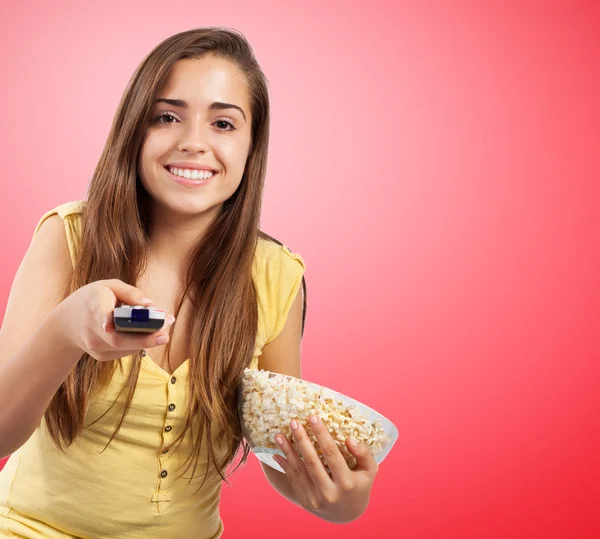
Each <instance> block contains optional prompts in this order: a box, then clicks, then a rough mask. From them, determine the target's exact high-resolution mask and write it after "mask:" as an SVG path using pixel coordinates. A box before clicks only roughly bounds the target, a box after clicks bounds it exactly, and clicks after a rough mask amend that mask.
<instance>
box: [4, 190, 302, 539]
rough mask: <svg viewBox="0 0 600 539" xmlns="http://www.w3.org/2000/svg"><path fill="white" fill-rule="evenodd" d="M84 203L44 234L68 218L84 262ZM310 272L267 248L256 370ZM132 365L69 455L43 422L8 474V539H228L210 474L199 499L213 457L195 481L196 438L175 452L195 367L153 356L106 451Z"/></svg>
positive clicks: (260, 255) (276, 248)
mask: <svg viewBox="0 0 600 539" xmlns="http://www.w3.org/2000/svg"><path fill="white" fill-rule="evenodd" d="M84 205H85V201H76V202H69V203H67V204H63V205H62V206H59V207H58V208H55V209H53V210H51V211H49V212H48V213H46V214H45V215H44V216H43V217H42V218H41V219H40V221H39V223H38V225H37V227H36V229H35V232H34V236H35V233H37V231H38V230H39V228H40V226H41V224H42V223H43V222H44V220H45V219H46V218H47V217H49V216H51V215H54V214H58V215H59V216H60V217H61V218H62V219H63V221H64V224H65V230H66V234H67V240H68V243H69V250H70V253H71V259H72V260H73V261H74V260H75V255H76V253H77V249H78V246H79V242H80V235H81V211H82V209H83V207H84ZM304 271H305V265H304V261H303V259H302V257H301V256H300V255H298V254H295V253H292V252H291V251H290V250H289V249H288V248H287V247H285V246H280V245H278V244H276V243H273V242H270V241H267V240H262V239H261V240H259V243H258V246H257V249H256V256H255V264H254V270H253V276H254V281H255V284H256V290H257V303H258V313H259V316H258V334H257V338H256V347H255V352H254V357H253V359H252V362H251V364H250V365H249V367H250V368H257V365H258V358H259V356H260V354H261V350H262V348H263V346H264V345H265V344H266V343H268V342H270V341H271V340H273V339H274V338H275V337H276V336H277V335H278V334H279V332H280V331H281V330H282V329H283V326H284V324H285V321H286V318H287V315H288V312H289V309H290V307H291V305H292V302H293V299H294V298H295V296H296V294H297V292H298V290H299V288H300V286H301V283H302V275H303V273H304ZM49 345H50V346H51V343H49ZM131 359H132V356H127V357H125V358H123V359H122V363H123V367H124V368H123V369H119V368H117V369H115V374H114V376H113V378H112V380H111V383H110V385H109V386H108V387H107V388H106V390H105V391H104V392H102V393H101V394H99V395H98V396H96V397H94V398H93V399H92V401H91V404H90V407H89V411H88V412H87V414H86V421H85V424H86V428H85V429H84V430H83V432H82V434H81V435H80V436H79V437H78V438H76V440H75V442H74V443H73V444H72V445H71V446H70V447H68V448H66V450H65V452H64V453H63V452H61V451H60V450H58V449H56V447H55V446H54V444H53V443H52V441H51V440H50V438H49V437H48V436H47V430H46V426H45V423H44V420H42V422H41V424H40V426H39V427H38V428H37V430H36V431H35V432H34V433H33V434H32V436H31V437H30V438H29V440H28V441H27V442H26V443H25V444H24V445H23V446H22V447H21V448H20V449H19V450H18V451H16V452H15V453H14V454H13V455H11V457H10V458H9V460H8V461H7V463H6V465H5V467H4V469H2V470H1V471H0V537H22V538H25V537H26V538H32V539H41V538H44V539H47V538H56V539H59V538H60V539H65V538H68V537H81V538H86V539H92V538H94V539H96V538H97V539H101V538H106V537H118V538H119V539H126V538H132V539H133V538H140V539H141V538H144V539H152V538H157V539H158V538H161V539H164V538H169V537H173V538H177V539H186V538H192V537H193V538H194V539H208V538H217V537H220V536H221V534H222V533H223V522H222V521H221V518H220V514H219V500H220V492H221V479H220V477H219V475H217V474H216V473H214V474H209V477H208V478H207V480H206V482H205V483H204V485H203V487H202V489H200V490H199V491H198V486H199V484H200V481H201V479H202V477H203V475H204V471H205V470H206V462H207V458H206V453H205V449H204V450H203V454H201V456H200V459H199V463H198V468H197V469H196V472H195V474H194V479H193V480H192V481H191V483H190V482H189V477H190V474H191V473H192V471H193V468H190V469H189V470H188V471H186V469H185V467H181V466H182V465H183V464H184V463H185V461H186V459H187V457H188V455H189V450H190V447H191V445H190V441H191V440H190V439H189V437H186V438H185V439H184V442H183V443H181V445H179V446H177V447H175V448H172V449H170V450H167V451H166V452H165V448H167V447H168V446H169V445H170V444H171V443H172V442H173V441H174V440H175V438H177V436H178V435H179V433H180V432H181V431H182V430H183V426H184V425H185V411H187V403H188V367H189V360H188V361H186V362H184V363H183V364H182V365H181V366H179V367H178V368H177V370H176V371H175V372H174V373H173V374H172V375H170V374H169V373H167V372H166V371H164V370H163V369H161V368H160V367H158V366H157V365H156V364H155V363H154V362H153V361H152V360H151V358H150V356H149V355H146V356H145V357H144V358H143V360H142V364H141V368H140V373H139V378H138V382H137V386H136V390H135V393H134V397H133V401H132V403H131V408H130V410H129V412H128V414H127V415H126V417H125V420H124V422H123V424H122V426H121V430H120V431H119V434H118V435H117V436H116V437H115V439H114V440H113V441H112V442H111V443H110V444H109V445H108V446H107V447H106V444H107V443H108V440H109V439H110V436H111V435H112V433H113V432H114V430H115V427H116V425H117V424H118V421H119V419H120V417H121V413H122V409H121V408H120V407H119V406H114V407H113V409H112V410H111V411H110V412H109V413H106V414H105V415H104V416H103V414H104V413H105V412H106V410H107V409H108V408H109V407H110V405H111V404H112V403H113V402H114V400H115V398H116V397H117V395H118V392H119V390H120V388H121V387H122V385H123V383H124V381H125V380H126V378H127V372H128V369H127V367H128V366H130V365H131ZM113 412H114V413H113ZM105 447H106V449H105ZM205 447H206V444H205V443H203V448H205ZM216 449H217V450H219V448H218V447H217V448H216ZM221 449H224V448H221ZM186 451H187V452H186ZM182 474H183V477H180V476H182Z"/></svg>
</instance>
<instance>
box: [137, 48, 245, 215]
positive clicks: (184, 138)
mask: <svg viewBox="0 0 600 539" xmlns="http://www.w3.org/2000/svg"><path fill="white" fill-rule="evenodd" d="M251 120H252V118H251V116H250V95H249V90H248V85H247V83H246V79H245V78H244V75H243V74H242V72H241V71H240V70H239V69H238V67H237V66H236V65H235V64H234V63H232V62H231V61H229V60H225V59H222V58H216V57H214V56H204V57H202V58H200V59H184V60H179V61H178V62H177V63H176V64H175V65H174V66H173V68H172V70H171V72H170V74H169V77H168V79H167V81H166V84H165V85H164V88H163V89H162V91H161V92H160V93H159V94H158V96H157V100H156V102H155V103H154V108H153V113H152V119H151V123H150V125H149V127H148V129H147V131H146V134H145V137H144V141H143V144H142V148H141V151H140V159H139V163H138V170H139V176H140V180H141V182H142V185H143V186H144V187H145V189H146V190H147V191H148V193H149V194H150V196H151V197H152V199H153V200H154V202H155V204H157V205H158V206H161V207H162V208H165V209H168V210H170V211H173V212H176V213H180V214H185V215H201V214H205V215H215V216H216V215H218V213H219V212H220V209H221V206H222V204H223V202H225V201H226V200H227V199H228V198H229V197H231V195H233V194H234V193H235V191H236V189H237V188H238V186H239V185H240V182H241V180H242V175H243V174H244V168H245V166H246V160H247V157H248V153H249V150H250V141H251ZM194 169H197V170H194ZM201 169H209V170H210V171H213V174H212V175H210V172H207V171H201Z"/></svg>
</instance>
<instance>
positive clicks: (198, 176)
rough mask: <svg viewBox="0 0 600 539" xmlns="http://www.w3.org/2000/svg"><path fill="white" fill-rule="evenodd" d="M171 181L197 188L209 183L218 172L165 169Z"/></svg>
mask: <svg viewBox="0 0 600 539" xmlns="http://www.w3.org/2000/svg"><path fill="white" fill-rule="evenodd" d="M165 170H166V171H167V172H168V173H169V176H170V177H171V179H172V180H174V181H176V182H177V183H178V184H180V185H184V186H186V187H199V186H202V185H206V184H207V183H209V182H210V181H211V180H212V179H213V178H214V177H215V176H216V175H217V174H218V172H214V171H209V170H190V169H182V168H170V167H165Z"/></svg>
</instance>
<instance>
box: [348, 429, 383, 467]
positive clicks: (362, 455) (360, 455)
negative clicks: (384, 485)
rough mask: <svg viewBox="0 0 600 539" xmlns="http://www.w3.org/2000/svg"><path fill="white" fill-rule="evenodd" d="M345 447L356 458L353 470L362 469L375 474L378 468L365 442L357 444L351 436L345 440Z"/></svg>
mask: <svg viewBox="0 0 600 539" xmlns="http://www.w3.org/2000/svg"><path fill="white" fill-rule="evenodd" d="M346 447H347V448H348V451H350V453H351V454H352V456H353V457H354V458H355V459H356V466H355V467H354V469H353V471H363V472H368V473H370V474H373V475H375V474H376V473H377V470H378V468H379V466H378V464H377V462H376V460H375V457H374V456H373V453H372V452H371V450H370V449H369V447H368V446H366V445H365V444H359V443H357V442H356V440H354V439H353V438H348V439H347V440H346Z"/></svg>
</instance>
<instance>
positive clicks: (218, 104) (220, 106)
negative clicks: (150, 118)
mask: <svg viewBox="0 0 600 539" xmlns="http://www.w3.org/2000/svg"><path fill="white" fill-rule="evenodd" d="M154 103H167V104H168V105H172V106H173V107H180V108H182V109H187V108H188V104H187V101H184V100H183V99H167V98H165V97H160V98H158V99H157V100H156V101H155V102H154ZM208 108H209V109H210V110H226V109H236V110H239V111H240V112H241V113H242V116H243V117H244V121H245V122H247V121H248V120H246V114H245V113H244V110H243V109H242V108H241V107H238V106H237V105H233V104H231V103H223V102H222V101H214V102H213V103H211V104H210V106H209V107H208Z"/></svg>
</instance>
